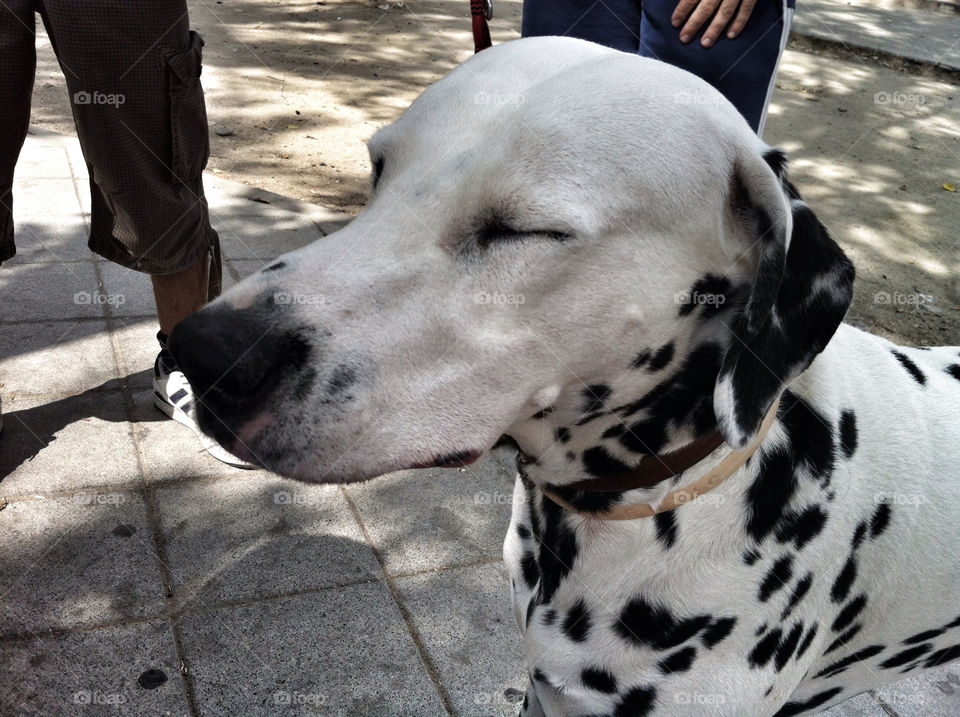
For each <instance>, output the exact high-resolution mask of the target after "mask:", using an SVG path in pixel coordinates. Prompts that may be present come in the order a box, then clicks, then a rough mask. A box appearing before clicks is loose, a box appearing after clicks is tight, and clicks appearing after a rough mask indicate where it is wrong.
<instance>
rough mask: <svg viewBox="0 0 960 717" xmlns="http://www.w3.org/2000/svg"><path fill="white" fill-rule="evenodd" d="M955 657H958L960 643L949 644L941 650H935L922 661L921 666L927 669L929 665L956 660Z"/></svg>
mask: <svg viewBox="0 0 960 717" xmlns="http://www.w3.org/2000/svg"><path fill="white" fill-rule="evenodd" d="M957 658H960V644H958V645H951V646H950V647H945V648H943V649H942V650H937V651H936V652H934V653H932V654H931V655H930V657H928V658H927V659H926V661H925V662H924V663H923V666H924V667H926V668H928V669H929V668H931V667H936V666H937V665H942V664H944V663H945V662H950V661H951V660H956V659H957Z"/></svg>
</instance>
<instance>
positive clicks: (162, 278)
mask: <svg viewBox="0 0 960 717" xmlns="http://www.w3.org/2000/svg"><path fill="white" fill-rule="evenodd" d="M209 271H210V262H209V259H208V257H207V256H204V257H203V258H202V259H201V260H200V261H198V262H197V263H196V264H194V265H193V266H191V267H188V268H186V269H184V270H183V271H181V272H178V273H176V274H154V275H152V276H151V277H150V278H151V279H152V280H153V296H154V298H155V299H156V301H157V318H159V319H160V330H161V331H162V332H163V333H165V334H166V335H167V336H169V335H170V332H171V331H173V327H174V326H176V325H177V324H178V323H180V322H181V321H182V320H183V319H185V318H187V316H189V315H190V314H192V313H193V312H194V311H196V310H197V309H199V308H200V307H201V306H203V305H204V304H206V303H207V286H208V280H209Z"/></svg>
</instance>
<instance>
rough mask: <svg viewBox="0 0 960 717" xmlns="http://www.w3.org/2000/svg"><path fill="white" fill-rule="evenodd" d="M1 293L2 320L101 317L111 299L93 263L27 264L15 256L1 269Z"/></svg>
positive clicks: (0, 309) (0, 315)
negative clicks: (105, 292) (102, 286)
mask: <svg viewBox="0 0 960 717" xmlns="http://www.w3.org/2000/svg"><path fill="white" fill-rule="evenodd" d="M0 296H3V301H0V321H22V320H35V319H72V318H78V317H80V318H98V317H101V316H103V315H104V314H103V305H102V304H103V302H105V301H107V299H108V298H109V297H108V296H106V295H105V294H104V293H103V292H101V291H100V288H99V284H98V282H97V277H96V274H95V273H94V270H93V262H80V263H75V264H24V263H22V262H20V261H19V260H18V259H17V258H16V257H14V258H13V259H12V260H10V261H9V262H5V263H4V265H3V267H2V268H0Z"/></svg>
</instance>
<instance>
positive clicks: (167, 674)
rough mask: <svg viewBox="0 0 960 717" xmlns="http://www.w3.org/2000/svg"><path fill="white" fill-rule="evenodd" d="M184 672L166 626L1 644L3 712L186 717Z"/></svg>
mask: <svg viewBox="0 0 960 717" xmlns="http://www.w3.org/2000/svg"><path fill="white" fill-rule="evenodd" d="M179 667H180V663H179V660H178V659H177V651H176V647H175V645H174V642H173V635H172V634H171V631H170V626H169V623H167V621H165V620H157V621H154V622H147V623H137V624H133V625H124V626H119V627H107V628H101V629H99V630H92V631H89V632H75V633H68V634H65V635H59V636H56V637H41V638H36V639H32V640H16V641H12V642H0V673H2V674H3V684H2V685H0V713H2V714H4V715H18V717H51V716H52V715H83V716H89V717H95V716H96V717H101V716H102V715H129V716H130V717H141V716H142V715H171V716H174V715H175V716H176V717H186V715H187V714H188V707H187V704H186V700H185V699H184V692H183V683H182V681H181V678H180V670H179ZM151 678H152V680H153V681H152V682H151V681H150V679H151ZM161 680H163V681H162V683H161V684H156V683H158V682H160V681H161ZM140 682H143V684H146V685H150V687H149V688H144V687H142V686H141V684H140ZM153 685H156V686H153Z"/></svg>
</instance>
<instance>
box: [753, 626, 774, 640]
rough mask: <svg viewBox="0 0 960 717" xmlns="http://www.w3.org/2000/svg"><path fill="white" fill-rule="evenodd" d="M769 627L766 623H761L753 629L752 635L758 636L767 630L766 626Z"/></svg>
mask: <svg viewBox="0 0 960 717" xmlns="http://www.w3.org/2000/svg"><path fill="white" fill-rule="evenodd" d="M769 627H770V626H769V625H767V623H763V624H762V625H761V626H760V627H758V628H757V629H756V630H755V631H754V633H753V636H754V637H760V636H761V635H762V634H763V633H765V632H766V631H767V628H769Z"/></svg>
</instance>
